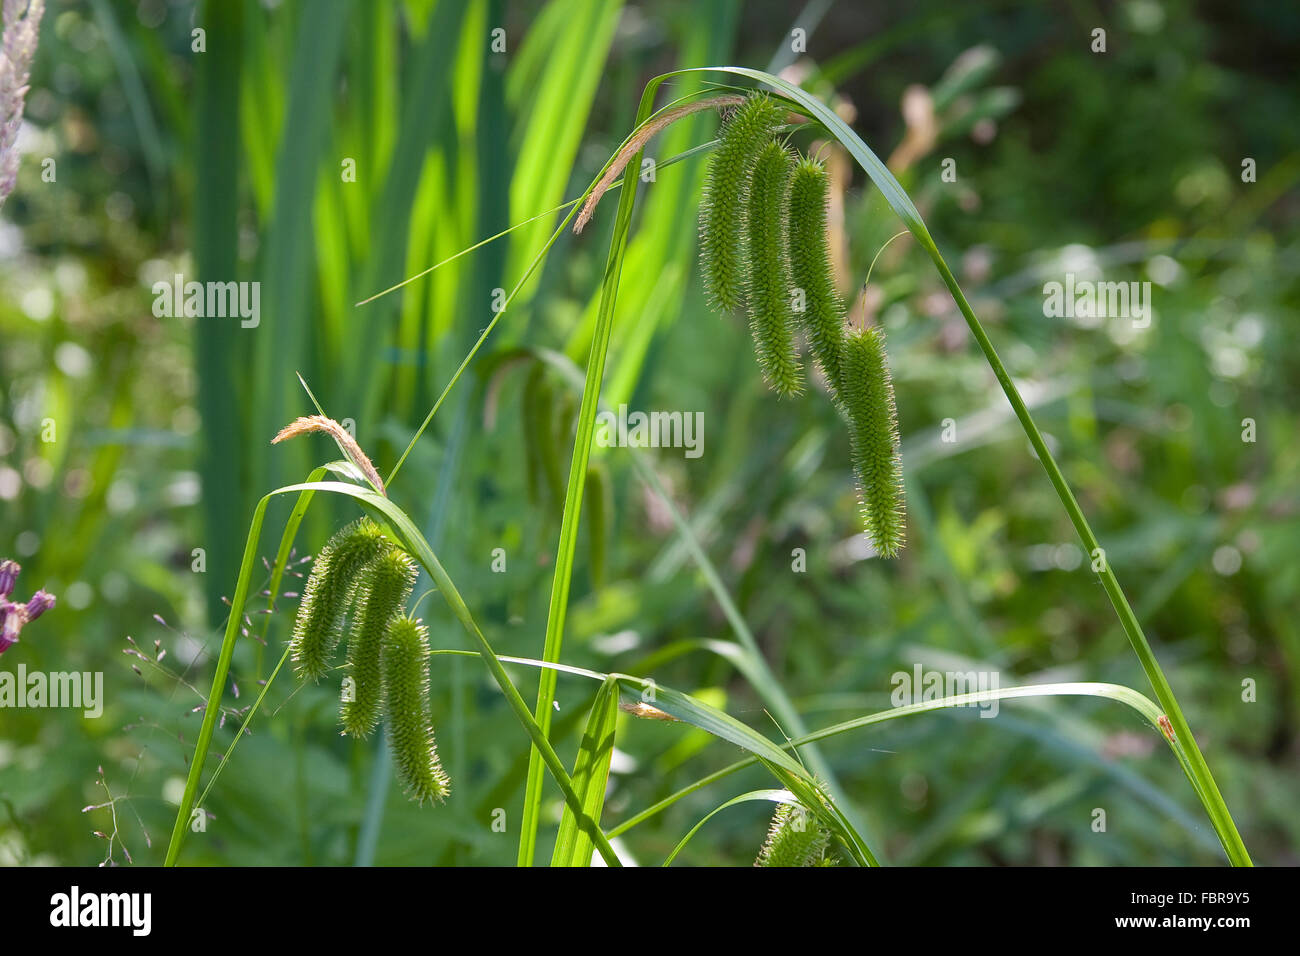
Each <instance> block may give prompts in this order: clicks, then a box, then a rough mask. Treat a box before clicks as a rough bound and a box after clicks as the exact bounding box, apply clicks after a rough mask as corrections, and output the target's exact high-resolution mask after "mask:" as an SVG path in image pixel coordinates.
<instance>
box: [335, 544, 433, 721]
mask: <svg viewBox="0 0 1300 956" xmlns="http://www.w3.org/2000/svg"><path fill="white" fill-rule="evenodd" d="M418 576H419V571H418V570H417V569H416V566H415V562H414V561H412V560H411V556H410V555H408V554H407V553H406V552H405V551H402V550H401V549H400V548H396V547H394V548H390V549H389V550H388V551H386V552H385V553H383V554H381V555H380V556H379V557H377V558H375V559H374V560H373V561H372V562H371V563H370V565H369V566H368V567H367V568H366V569H365V571H364V573H363V576H362V579H361V583H360V586H359V590H358V593H357V598H356V613H355V614H354V615H353V620H352V629H351V632H350V633H349V634H348V676H349V677H351V678H352V683H351V685H350V688H351V691H352V693H351V694H350V695H348V697H345V699H344V700H343V702H342V706H341V707H340V709H339V719H340V720H341V721H342V723H343V731H344V733H347V734H350V735H351V736H353V737H365V736H368V735H369V734H370V732H371V731H372V730H374V729H375V727H376V725H378V723H379V718H380V713H381V710H382V708H383V704H384V675H383V668H382V667H381V665H380V654H381V651H382V648H383V642H384V635H385V634H386V633H388V629H389V627H390V626H391V625H392V623H393V621H394V619H396V618H398V617H400V616H401V615H402V612H403V611H404V610H405V606H406V599H407V598H409V597H410V596H411V591H412V589H413V588H414V587H415V579H416V578H417V577H418ZM349 697H350V699H348V698H349Z"/></svg>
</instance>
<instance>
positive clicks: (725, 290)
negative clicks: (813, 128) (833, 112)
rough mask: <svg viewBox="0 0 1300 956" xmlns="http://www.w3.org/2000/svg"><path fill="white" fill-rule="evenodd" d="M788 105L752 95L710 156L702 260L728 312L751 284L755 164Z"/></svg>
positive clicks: (712, 291) (712, 296)
mask: <svg viewBox="0 0 1300 956" xmlns="http://www.w3.org/2000/svg"><path fill="white" fill-rule="evenodd" d="M784 120H785V112H784V110H783V109H782V108H781V107H780V106H778V105H777V104H776V103H775V102H773V100H772V99H771V98H770V97H768V96H767V95H765V94H760V95H757V96H752V97H750V98H749V99H747V100H746V101H745V102H744V103H743V104H741V105H740V106H739V107H737V108H736V110H735V111H734V112H733V113H732V114H731V115H730V116H729V117H728V118H727V119H726V120H725V121H724V122H723V124H722V129H721V130H720V131H719V133H718V138H719V144H718V148H717V149H716V150H714V153H713V156H712V158H710V160H709V168H708V172H707V173H706V174H705V179H704V198H703V200H702V201H701V203H700V265H701V272H702V273H703V276H704V291H705V293H706V294H707V295H708V297H709V301H710V302H711V303H713V305H714V306H715V307H716V308H717V309H718V310H719V311H722V312H734V311H735V310H737V309H739V308H740V305H741V301H742V296H743V294H744V290H745V274H746V272H747V269H746V264H745V263H746V255H745V236H744V228H743V226H744V216H745V202H746V200H747V199H748V196H749V177H750V170H751V169H752V168H753V165H754V161H755V159H756V158H757V157H758V154H759V152H760V151H761V150H762V149H763V147H764V146H765V145H766V144H767V143H768V142H769V141H770V140H771V138H772V131H773V130H774V129H776V127H778V126H780V125H781V123H782V122H784Z"/></svg>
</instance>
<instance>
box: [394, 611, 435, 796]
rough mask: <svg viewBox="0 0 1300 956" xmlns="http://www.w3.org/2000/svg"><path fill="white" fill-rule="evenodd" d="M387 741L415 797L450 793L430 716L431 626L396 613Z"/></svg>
mask: <svg viewBox="0 0 1300 956" xmlns="http://www.w3.org/2000/svg"><path fill="white" fill-rule="evenodd" d="M383 670H384V687H385V690H386V692H387V695H388V745H389V747H390V748H391V750H392V752H393V766H394V768H395V769H396V771H397V776H398V779H400V780H401V781H402V783H403V785H404V786H405V787H406V792H407V794H408V795H409V796H410V798H411V799H412V800H415V801H416V802H417V803H421V804H422V803H424V801H425V800H429V799H432V800H441V799H443V798H444V797H446V796H447V794H448V793H449V792H450V786H449V784H448V780H447V775H446V774H445V773H444V772H443V770H442V762H441V761H440V760H439V759H438V747H437V744H436V743H435V741H434V737H433V724H432V723H431V721H430V719H429V629H428V628H426V627H425V626H424V625H423V624H421V623H420V622H419V621H413V620H411V619H410V618H409V617H399V618H396V619H395V620H394V621H393V622H392V624H391V625H390V626H389V628H388V633H387V635H385V637H384V648H383Z"/></svg>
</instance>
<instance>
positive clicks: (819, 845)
mask: <svg viewBox="0 0 1300 956" xmlns="http://www.w3.org/2000/svg"><path fill="white" fill-rule="evenodd" d="M830 839H831V836H830V832H829V831H828V830H827V829H826V828H825V827H824V826H823V825H822V824H821V823H820V822H819V821H818V820H817V818H816V817H815V816H814V815H813V814H811V813H809V812H808V811H807V810H805V809H804V808H803V807H802V806H800V805H797V804H789V803H783V804H781V805H780V806H779V807H777V808H776V813H774V814H773V815H772V824H771V826H770V827H769V828H768V831H767V840H766V841H764V843H763V848H762V849H761V850H759V851H758V859H756V860H755V861H754V865H755V866H821V865H822V860H823V857H824V856H825V854H826V848H827V847H828V846H829V845H830Z"/></svg>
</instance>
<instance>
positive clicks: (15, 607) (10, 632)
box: [0, 599, 27, 654]
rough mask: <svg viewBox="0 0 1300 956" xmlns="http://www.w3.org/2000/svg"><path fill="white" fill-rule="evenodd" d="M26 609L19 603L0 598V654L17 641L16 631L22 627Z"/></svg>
mask: <svg viewBox="0 0 1300 956" xmlns="http://www.w3.org/2000/svg"><path fill="white" fill-rule="evenodd" d="M26 614H27V609H26V608H25V607H23V606H22V605H21V604H10V603H9V602H8V601H5V600H3V599H0V654H3V653H4V652H5V651H7V650H9V648H11V647H13V646H14V645H15V644H17V643H18V632H19V631H21V630H22V629H23V624H24V618H25V616H26Z"/></svg>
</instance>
